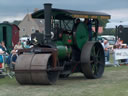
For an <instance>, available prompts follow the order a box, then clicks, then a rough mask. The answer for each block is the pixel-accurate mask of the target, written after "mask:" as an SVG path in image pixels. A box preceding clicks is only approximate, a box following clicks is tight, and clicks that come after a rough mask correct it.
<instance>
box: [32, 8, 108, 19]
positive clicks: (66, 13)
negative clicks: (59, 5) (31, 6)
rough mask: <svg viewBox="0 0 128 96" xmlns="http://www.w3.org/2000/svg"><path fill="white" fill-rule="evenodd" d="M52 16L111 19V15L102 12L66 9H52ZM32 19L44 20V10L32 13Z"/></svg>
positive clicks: (60, 17)
mask: <svg viewBox="0 0 128 96" xmlns="http://www.w3.org/2000/svg"><path fill="white" fill-rule="evenodd" d="M52 16H53V18H55V19H74V18H92V19H99V18H100V19H110V15H109V14H106V13H102V12H88V11H76V10H66V9H56V8H52ZM32 18H39V19H43V18H44V9H42V10H39V11H36V12H34V13H32Z"/></svg>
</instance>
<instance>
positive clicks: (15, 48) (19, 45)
mask: <svg viewBox="0 0 128 96" xmlns="http://www.w3.org/2000/svg"><path fill="white" fill-rule="evenodd" d="M18 49H23V46H22V44H21V42H20V41H19V42H18V43H17V44H16V45H15V46H14V50H18Z"/></svg>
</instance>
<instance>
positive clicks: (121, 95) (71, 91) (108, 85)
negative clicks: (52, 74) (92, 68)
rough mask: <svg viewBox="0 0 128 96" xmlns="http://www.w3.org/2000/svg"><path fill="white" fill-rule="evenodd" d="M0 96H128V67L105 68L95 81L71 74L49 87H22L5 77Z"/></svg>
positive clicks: (2, 80)
mask: <svg viewBox="0 0 128 96" xmlns="http://www.w3.org/2000/svg"><path fill="white" fill-rule="evenodd" d="M0 96H128V66H121V67H106V69H105V72H104V75H103V77H102V78H100V79H95V80H88V79H85V78H84V77H83V75H82V74H80V73H77V74H73V75H71V76H70V77H69V78H67V79H63V80H58V81H57V83H56V85H50V86H46V85H45V86H44V85H24V86H23V85H19V84H18V83H17V82H16V80H15V78H13V79H10V78H8V77H6V78H4V79H0Z"/></svg>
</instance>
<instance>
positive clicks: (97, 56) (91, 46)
mask: <svg viewBox="0 0 128 96" xmlns="http://www.w3.org/2000/svg"><path fill="white" fill-rule="evenodd" d="M104 67H105V57H104V50H103V47H102V45H101V44H100V43H99V42H91V41H90V42H87V43H86V44H85V45H84V47H83V48H82V52H81V69H82V72H83V73H84V75H85V76H86V78H89V79H95V78H100V77H101V76H102V74H103V73H104Z"/></svg>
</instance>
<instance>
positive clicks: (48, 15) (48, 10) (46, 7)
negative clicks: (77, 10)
mask: <svg viewBox="0 0 128 96" xmlns="http://www.w3.org/2000/svg"><path fill="white" fill-rule="evenodd" d="M51 7H52V4H50V3H46V4H44V19H45V39H46V41H47V42H51Z"/></svg>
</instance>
